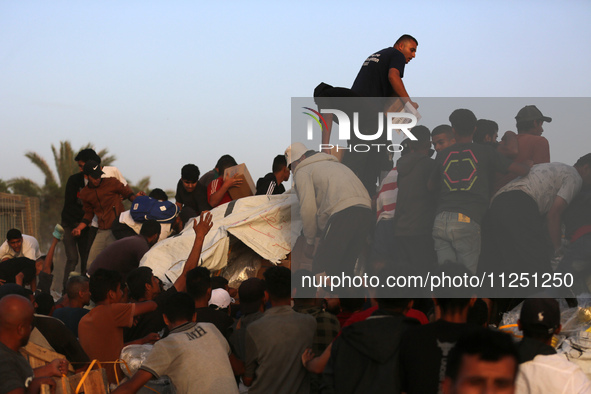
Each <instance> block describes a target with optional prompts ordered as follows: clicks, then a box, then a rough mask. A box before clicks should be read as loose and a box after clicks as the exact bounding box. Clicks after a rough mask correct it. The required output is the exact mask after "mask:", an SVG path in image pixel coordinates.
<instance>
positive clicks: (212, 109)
mask: <svg viewBox="0 0 591 394" xmlns="http://www.w3.org/2000/svg"><path fill="white" fill-rule="evenodd" d="M589 17H591V2H589V1H585V0H570V1H561V2H558V1H543V0H542V1H527V0H525V1H519V2H509V1H502V0H501V1H494V2H493V1H479V2H474V1H460V0H457V1H454V0H451V1H446V2H435V1H433V2H426V1H412V2H395V1H372V2H352V1H351V2H349V1H323V2H319V1H298V2H295V1H292V2H282V1H275V2H271V1H267V2H263V1H256V0H255V1H248V2H239V1H223V2H221V1H216V2H195V1H147V0H142V1H100V2H98V1H85V2H79V1H59V0H56V1H51V2H47V1H18V2H17V1H8V0H0V130H1V135H2V143H0V179H3V180H8V179H10V178H14V177H20V176H24V177H28V178H31V179H33V180H34V181H36V182H39V183H40V184H42V183H43V180H44V178H43V175H42V174H41V172H40V171H39V170H38V169H37V167H35V166H34V165H33V164H32V163H31V162H30V161H29V160H28V159H27V158H26V157H25V156H24V155H25V153H26V152H28V151H34V152H37V153H39V154H40V155H41V156H43V157H45V158H46V159H47V160H48V162H49V164H50V165H51V166H52V168H55V166H54V164H53V156H52V153H51V145H52V144H53V145H55V146H59V142H60V141H66V140H67V141H70V142H71V143H72V146H73V147H74V149H75V150H77V149H79V148H80V147H82V146H83V145H85V144H87V143H89V142H91V143H92V144H93V145H94V146H95V148H97V150H99V149H103V148H108V150H109V152H110V153H111V154H113V155H115V156H116V157H117V160H116V161H115V163H114V165H116V166H117V167H118V168H119V169H120V170H121V172H122V173H123V174H124V176H125V177H126V178H127V179H129V180H131V181H132V182H137V181H139V180H140V179H141V178H143V177H144V176H148V175H149V176H150V177H151V187H152V188H153V187H160V188H163V189H174V188H175V186H176V183H177V181H178V179H179V177H180V169H181V167H182V166H183V165H184V164H187V163H194V164H196V165H197V166H198V167H199V168H200V169H201V172H202V173H205V172H206V171H208V170H210V169H212V168H213V167H214V165H215V163H216V161H217V159H218V158H219V157H220V156H221V155H223V154H226V153H228V154H231V155H232V156H234V158H235V159H236V160H237V162H238V163H246V165H247V167H248V168H249V170H250V173H251V175H252V177H253V178H254V180H255V181H256V179H257V178H258V177H262V176H264V175H265V174H266V173H267V172H270V170H271V164H272V160H273V158H274V157H275V156H276V155H278V154H282V153H283V152H284V150H285V148H286V147H287V146H288V145H289V144H290V141H291V130H290V129H291V117H292V113H291V112H292V106H291V100H292V98H294V97H310V96H311V95H312V91H313V89H314V87H315V86H316V85H317V84H318V83H320V82H326V83H329V84H331V85H334V86H344V87H350V86H351V84H352V83H353V80H354V79H355V76H356V75H357V72H358V71H359V68H360V66H361V64H362V63H363V61H364V60H365V58H367V56H369V55H370V54H371V53H373V52H376V51H378V50H381V49H383V48H385V47H388V46H392V45H393V43H394V41H395V40H396V39H397V38H398V37H399V36H400V35H402V34H405V33H407V34H412V35H413V36H414V37H416V38H417V40H418V42H419V46H418V49H417V54H416V58H415V59H413V60H412V61H411V62H410V63H409V64H407V66H406V69H405V73H404V80H403V81H404V83H405V85H406V88H407V90H408V92H409V93H410V95H411V97H413V100H415V101H417V102H418V103H419V105H421V100H422V102H423V105H422V106H421V107H419V110H420V111H421V110H423V109H424V111H425V113H424V114H423V116H424V117H423V122H424V123H423V124H425V125H427V126H428V127H430V128H432V127H434V126H436V125H437V124H441V123H448V122H447V116H448V115H449V113H447V114H446V113H443V112H442V113H441V114H439V113H438V115H437V116H436V115H435V114H434V113H433V112H431V110H430V108H433V105H431V104H430V103H432V102H433V98H439V99H438V100H436V101H435V102H436V103H442V102H450V101H449V100H448V99H447V98H453V99H451V102H453V103H454V105H455V104H456V103H457V105H462V106H464V107H466V108H471V107H473V108H471V109H473V110H474V112H475V114H476V115H477V117H478V118H488V119H492V120H495V121H497V122H498V123H499V125H500V129H501V131H504V130H508V129H512V130H515V127H514V126H515V125H514V117H515V115H516V114H517V111H518V110H519V109H520V108H521V107H522V106H524V105H528V104H535V105H537V106H538V108H540V110H541V111H542V112H543V113H544V115H547V116H550V117H553V122H552V123H550V124H545V125H544V126H545V127H544V129H545V133H544V136H546V137H547V138H548V140H549V141H550V153H551V158H552V160H553V161H562V162H566V163H570V164H572V163H574V161H575V160H576V158H578V157H579V156H581V155H583V154H585V153H588V152H590V151H591V146H590V145H589V144H586V143H588V141H589V140H590V139H589V132H588V130H587V128H588V125H587V123H588V120H587V119H585V118H584V116H585V115H586V114H587V113H588V112H589V109H591V101H590V99H589V97H591V78H589V77H588V70H591V53H590V51H589V48H591V26H590V25H589V23H588V20H589ZM466 97H478V98H491V97H492V98H495V99H479V100H478V102H477V103H475V102H474V101H472V100H468V99H465V98H466ZM505 98H510V99H505ZM555 98H559V99H555ZM438 106H439V105H436V106H435V107H438ZM439 107H441V106H439ZM443 107H444V108H447V107H445V106H443ZM452 109H453V108H452ZM493 109H494V110H493ZM447 112H451V111H450V110H448V111H447ZM298 114H299V113H298ZM584 120H587V122H586V123H583V122H584ZM419 124H421V122H419ZM501 134H502V132H501ZM401 139H402V138H400V140H401ZM394 142H397V141H394ZM398 142H399V141H398Z"/></svg>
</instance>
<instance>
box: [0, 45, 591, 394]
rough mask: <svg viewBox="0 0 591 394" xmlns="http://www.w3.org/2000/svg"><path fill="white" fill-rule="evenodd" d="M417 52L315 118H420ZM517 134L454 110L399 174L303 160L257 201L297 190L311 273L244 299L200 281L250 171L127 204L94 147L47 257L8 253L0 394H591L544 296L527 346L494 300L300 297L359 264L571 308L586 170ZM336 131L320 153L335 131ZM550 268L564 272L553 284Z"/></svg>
mask: <svg viewBox="0 0 591 394" xmlns="http://www.w3.org/2000/svg"><path fill="white" fill-rule="evenodd" d="M417 46H418V41H417V40H416V39H415V38H414V37H412V36H409V35H404V36H402V37H401V38H400V39H399V40H398V41H397V42H396V43H395V45H394V46H393V47H392V48H386V49H384V50H382V51H379V52H377V53H374V54H372V55H371V56H370V57H369V58H368V59H367V60H366V61H365V62H364V63H363V65H362V67H361V70H360V72H359V74H358V76H357V78H356V80H355V82H354V84H353V86H352V88H351V89H347V88H335V87H332V86H330V85H327V84H324V83H322V84H320V85H319V86H318V87H317V88H316V90H315V91H314V97H315V99H316V103H317V105H318V107H319V109H321V108H328V107H329V106H332V105H335V103H337V101H332V99H333V98H336V97H338V98H354V99H358V98H364V97H397V98H401V99H403V100H404V101H405V102H407V103H409V104H410V105H411V106H412V107H413V108H415V109H416V108H418V107H419V104H418V103H417V102H414V101H412V100H411V99H410V97H409V95H408V92H407V90H406V88H405V86H404V84H403V82H402V77H403V75H404V66H405V64H407V63H408V62H409V61H410V60H412V59H413V58H414V57H415V55H416V51H417ZM368 108H369V109H368ZM372 108H373V109H375V105H373V104H368V106H367V107H365V108H364V109H362V111H361V112H362V113H364V112H366V111H369V110H371V109H372ZM382 109H383V108H382ZM343 110H345V109H344V108H343ZM352 110H354V108H353V109H352V108H346V111H352ZM515 119H516V131H517V133H515V132H512V131H508V132H506V133H505V134H504V135H503V137H502V139H501V141H500V142H499V141H497V139H498V126H497V124H496V123H495V122H494V121H491V120H486V119H477V117H476V116H475V114H474V113H473V112H472V111H471V110H469V109H457V110H455V111H453V112H452V113H451V114H450V116H449V124H441V125H439V126H437V127H435V128H433V130H429V129H428V128H427V127H425V126H421V125H419V126H415V127H413V128H412V129H411V132H412V134H413V137H414V138H409V139H406V140H404V141H403V142H402V143H401V146H402V148H403V149H402V151H401V155H400V158H399V159H398V160H397V161H396V163H393V162H392V161H391V159H389V158H388V157H385V156H384V154H383V152H373V153H372V152H367V153H366V154H365V156H364V155H363V154H362V153H359V152H354V151H347V152H345V154H344V157H343V158H342V160H341V161H339V159H337V158H336V157H335V156H333V155H331V154H329V153H327V152H323V151H316V150H313V149H309V148H308V147H306V146H305V145H304V144H302V143H293V144H291V145H290V146H289V147H288V148H287V149H286V151H285V154H281V155H278V156H277V157H275V159H274V160H273V164H272V171H271V172H270V173H269V174H267V175H265V176H264V177H261V178H260V179H259V180H258V182H257V184H256V193H257V194H266V195H272V194H282V193H285V192H286V190H285V187H284V186H283V185H282V183H284V182H286V181H288V180H289V178H290V175H293V184H292V191H291V192H293V193H295V194H296V195H297V197H298V199H297V200H298V204H299V217H300V218H301V221H302V225H303V228H302V234H301V237H302V239H303V241H304V242H303V255H304V256H306V257H308V258H309V259H310V261H311V265H310V267H309V268H310V270H308V269H307V268H304V267H303V265H302V264H300V263H299V262H298V261H295V260H293V261H292V264H291V267H292V268H291V269H290V268H287V267H286V266H284V265H283V264H280V265H277V266H272V267H270V268H267V269H261V272H260V273H261V274H262V275H258V276H257V277H251V278H249V279H246V280H244V281H243V282H242V283H240V285H239V286H238V288H231V287H229V283H228V280H227V279H225V278H223V277H222V276H216V275H212V272H210V271H209V270H208V269H207V268H205V267H202V266H199V261H200V255H201V251H202V248H203V244H204V239H205V237H206V235H207V234H208V232H209V231H210V229H211V227H212V215H211V213H210V212H209V211H210V210H211V209H214V208H215V207H218V206H221V205H223V204H226V203H229V202H230V201H232V200H233V197H232V195H231V194H232V193H231V191H232V189H233V188H238V187H240V186H241V185H242V183H243V182H244V179H243V178H240V177H238V176H234V177H232V176H226V177H225V176H224V173H225V171H226V170H227V169H228V168H231V167H233V166H236V165H237V163H236V161H235V160H234V158H233V157H231V156H229V155H224V156H222V157H220V159H219V160H218V162H217V163H216V165H215V167H214V168H213V169H212V170H211V171H209V172H207V173H205V174H203V175H201V173H200V170H199V168H198V167H197V166H196V165H194V164H187V165H185V166H184V167H183V168H182V169H181V177H180V179H179V181H178V184H177V189H176V195H175V202H174V203H173V202H171V201H168V196H167V195H166V193H164V192H163V191H162V190H161V189H154V190H152V191H151V192H150V193H149V195H146V194H145V193H142V192H140V193H134V192H133V191H132V190H131V189H130V188H129V186H128V185H127V182H126V181H125V178H124V177H123V176H122V175H121V172H120V171H119V170H118V169H117V168H115V167H111V166H101V159H100V157H99V156H98V155H97V154H96V152H94V151H93V150H92V149H84V150H82V151H80V152H79V153H78V155H77V156H76V158H75V160H76V162H77V163H78V165H79V167H80V172H78V173H76V174H73V175H72V176H71V177H70V178H69V179H68V182H67V185H66V190H65V202H64V208H63V211H62V220H61V223H60V224H58V225H56V227H55V229H54V231H53V240H52V243H51V246H50V248H49V251H48V253H47V255H45V256H42V255H41V253H40V250H39V244H38V242H37V241H36V240H35V238H33V237H31V236H29V235H26V234H22V233H21V231H19V230H18V229H11V230H10V231H8V233H7V235H6V241H5V242H4V243H3V244H2V245H1V246H0V260H1V262H0V281H1V282H0V283H1V284H2V285H1V286H0V353H1V356H0V357H1V359H2V360H3V362H2V363H0V394H2V393H25V392H26V393H36V392H39V388H40V385H42V384H47V385H49V386H55V381H54V380H52V379H51V378H52V377H60V376H62V375H64V374H66V371H67V367H68V363H69V364H71V365H72V366H73V367H74V369H75V370H77V371H84V370H85V369H86V368H87V367H88V366H89V363H90V362H91V361H92V360H99V361H100V363H101V365H102V366H103V367H104V368H105V370H106V375H107V379H108V382H109V385H110V387H111V389H112V390H113V392H114V393H135V392H138V391H140V390H142V388H143V387H144V386H146V385H147V386H148V387H149V385H150V382H151V381H153V380H155V379H156V380H158V379H162V378H163V377H167V378H168V379H169V380H170V381H171V382H172V385H173V386H174V390H175V392H179V393H238V392H240V393H246V392H248V393H252V394H256V393H265V394H267V393H386V392H387V393H407V394H412V393H472V392H487V393H488V392H499V393H501V392H502V393H513V392H517V393H539V392H544V393H554V392H569V393H586V392H591V381H590V380H589V378H588V377H587V376H586V375H585V374H584V373H583V371H582V370H581V369H580V368H579V367H577V366H576V365H575V364H573V363H571V362H570V361H569V360H568V359H567V358H566V357H565V356H564V355H561V354H557V351H556V349H555V348H554V347H552V346H551V344H552V338H553V336H554V335H557V334H559V333H560V330H561V320H560V308H559V303H558V302H557V301H556V299H554V298H552V294H545V295H536V298H526V296H532V295H534V292H535V291H537V289H534V288H533V287H531V286H522V289H520V290H522V292H521V293H519V294H518V296H519V297H520V298H521V299H523V298H526V299H525V301H523V304H522V305H521V309H520V319H519V323H518V324H519V329H520V331H521V332H522V333H523V339H521V340H516V339H515V338H512V337H511V335H509V334H507V333H503V332H501V331H499V330H498V329H496V325H497V324H498V321H499V313H502V312H504V311H506V310H508V309H509V308H512V307H513V306H515V304H516V303H517V302H516V301H515V300H506V299H500V300H499V299H495V298H492V299H491V297H490V296H489V294H492V293H484V296H482V294H481V295H480V298H477V296H479V295H478V294H474V295H469V296H466V294H462V293H456V292H454V291H453V289H441V290H439V289H438V290H436V291H435V292H434V293H433V294H426V295H425V297H416V298H403V297H402V296H399V297H392V296H391V294H390V293H388V289H386V288H383V287H382V288H375V289H369V288H341V289H338V290H337V291H336V292H328V291H327V289H326V288H317V287H314V286H312V287H308V288H306V287H303V286H298V285H297V284H298V283H302V278H303V277H312V276H315V275H316V276H331V275H340V274H343V273H344V274H347V275H355V273H358V272H359V270H360V266H362V268H361V269H363V270H365V271H367V272H370V273H373V274H376V275H380V276H385V275H389V274H400V273H405V274H409V275H411V274H416V273H425V272H438V271H441V272H443V271H445V272H447V273H448V274H456V275H459V276H461V275H464V274H480V273H483V272H489V273H498V272H505V273H523V272H528V273H534V272H538V273H552V272H565V273H566V272H568V273H571V274H573V277H574V278H575V281H574V283H573V286H569V291H570V292H569V294H580V293H583V292H588V291H589V287H588V285H587V278H588V277H589V276H590V275H591V265H589V260H590V252H589V245H590V244H591V243H590V242H589V239H591V238H589V237H590V236H591V210H590V209H589V208H590V207H591V206H590V202H591V200H590V196H591V195H590V194H589V186H591V153H590V154H587V155H584V156H583V157H581V158H578V160H575V159H576V158H573V162H574V163H573V164H574V165H569V164H563V163H553V162H550V147H549V144H548V141H547V140H546V139H545V138H544V137H542V136H541V134H542V132H543V127H542V126H543V124H544V123H548V122H551V121H552V119H551V118H550V117H547V116H545V115H543V114H542V112H541V111H540V110H539V109H538V108H537V107H535V106H533V105H528V106H526V107H524V108H522V109H520V110H519V111H518V113H517V115H516V117H515ZM326 120H328V123H327V124H325V127H324V128H323V137H322V138H323V142H327V141H328V139H329V138H330V128H331V127H332V121H333V119H332V118H331V117H328V116H327V117H326ZM364 127H366V126H365V125H364V124H363V123H362V124H361V128H362V129H363V128H364ZM367 127H370V126H369V125H367ZM361 131H362V132H363V131H364V130H361ZM348 142H349V144H354V143H355V140H349V141H348ZM432 148H433V149H432ZM435 152H437V155H436V156H435V158H432V156H433V155H434V154H435ZM386 156H387V155H386ZM379 178H381V179H379ZM378 179H379V185H378ZM124 199H128V200H130V201H131V208H130V209H129V210H124V208H123V204H122V201H123V200H124ZM563 226H564V229H565V231H564V234H563ZM181 231H185V232H187V231H192V232H194V234H195V240H194V243H193V245H192V247H191V250H190V251H189V253H188V254H187V257H186V261H185V263H184V265H183V268H182V272H181V273H180V275H179V276H178V278H176V280H174V282H173V283H172V286H171V287H170V288H167V289H165V288H164V286H163V284H162V281H161V279H162V278H158V277H157V276H155V275H154V273H153V272H152V270H151V269H150V268H149V267H146V266H140V261H141V259H142V257H143V256H144V255H145V254H146V253H148V252H149V250H150V248H151V247H152V246H153V245H155V244H156V243H158V242H160V241H162V240H163V239H166V238H168V237H170V236H175V235H176V234H178V233H180V232H181ZM564 239H566V240H568V241H569V246H568V248H567V249H566V250H564V249H563V248H562V244H563V240H564ZM59 242H63V245H64V248H65V251H66V258H67V261H66V263H65V272H64V282H63V283H60V286H61V287H62V289H63V292H62V293H63V296H62V298H60V299H59V300H57V301H54V300H53V298H52V297H51V292H50V288H51V285H52V281H53V275H52V270H53V260H54V253H55V249H56V247H57V245H58V244H59ZM557 253H560V254H563V255H564V256H563V258H562V261H561V263H560V265H559V266H558V267H553V266H552V265H551V261H552V260H553V259H554V257H555V255H556V254H557ZM78 266H79V267H80V269H79V271H76V267H78ZM263 278H264V279H263ZM321 287H322V286H321ZM502 296H503V293H500V295H498V296H497V297H502ZM521 299H520V300H518V301H521ZM29 342H32V343H35V344H37V345H39V346H42V347H45V348H47V349H50V350H52V351H55V352H57V353H59V354H62V355H63V356H64V357H65V359H62V358H58V359H56V360H54V361H52V362H51V363H48V364H47V365H46V366H44V367H41V368H37V369H34V370H33V369H32V368H31V367H30V365H29V364H28V363H27V361H26V360H25V359H24V357H23V356H22V355H21V354H20V353H19V350H20V349H21V348H22V347H23V346H25V345H27V343H29ZM144 344H153V347H152V349H151V351H150V352H149V354H148V355H147V356H146V358H145V360H144V361H143V363H142V365H141V367H139V369H137V371H135V373H134V374H133V375H132V376H131V377H127V378H126V377H125V376H124V374H123V373H122V371H121V368H120V365H119V362H118V360H119V359H120V358H121V353H122V350H123V349H124V348H125V347H126V346H129V345H144ZM4 360H6V361H4ZM152 390H153V389H152ZM168 390H170V388H168ZM163 392H169V391H163Z"/></svg>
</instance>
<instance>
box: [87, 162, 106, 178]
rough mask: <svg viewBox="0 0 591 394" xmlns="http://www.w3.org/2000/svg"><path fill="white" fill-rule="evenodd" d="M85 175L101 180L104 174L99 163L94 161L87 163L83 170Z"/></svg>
mask: <svg viewBox="0 0 591 394" xmlns="http://www.w3.org/2000/svg"><path fill="white" fill-rule="evenodd" d="M82 172H84V175H88V176H90V177H92V178H94V179H99V178H100V177H101V175H103V174H104V172H103V170H102V169H101V166H100V164H99V163H97V162H96V161H94V160H90V161H87V162H86V164H84V168H83V170H82Z"/></svg>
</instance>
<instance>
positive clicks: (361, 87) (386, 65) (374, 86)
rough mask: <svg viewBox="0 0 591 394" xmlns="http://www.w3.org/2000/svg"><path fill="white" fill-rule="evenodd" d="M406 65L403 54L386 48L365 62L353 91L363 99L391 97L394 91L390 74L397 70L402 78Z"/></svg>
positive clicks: (352, 87)
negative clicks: (390, 71)
mask: <svg viewBox="0 0 591 394" xmlns="http://www.w3.org/2000/svg"><path fill="white" fill-rule="evenodd" d="M405 65H406V59H405V58H404V55H403V54H402V52H400V51H399V50H397V49H394V48H392V47H388V48H384V49H382V50H381V51H379V52H376V53H374V54H372V55H370V56H369V57H368V58H367V59H366V60H365V62H364V63H363V65H362V66H361V69H360V70H359V73H358V74H357V77H356V78H355V82H353V86H351V90H353V91H354V92H355V93H357V94H358V95H360V96H362V97H391V96H393V95H394V89H393V88H392V85H391V84H390V81H389V80H388V72H389V70H390V69H391V68H396V69H397V70H398V72H399V73H400V78H402V77H403V75H404V66H405Z"/></svg>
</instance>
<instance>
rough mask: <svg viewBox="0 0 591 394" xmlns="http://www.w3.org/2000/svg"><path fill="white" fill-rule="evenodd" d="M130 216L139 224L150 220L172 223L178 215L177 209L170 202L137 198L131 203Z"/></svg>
mask: <svg viewBox="0 0 591 394" xmlns="http://www.w3.org/2000/svg"><path fill="white" fill-rule="evenodd" d="M130 214H131V217H132V218H133V220H135V221H136V222H139V223H143V222H145V221H146V220H150V219H153V220H156V221H158V222H160V223H172V222H173V221H174V219H175V218H176V217H177V215H178V214H179V207H178V206H177V205H176V204H174V203H172V202H170V201H159V200H156V199H155V198H152V197H148V196H138V197H136V198H135V199H134V200H133V202H132V203H131V210H130Z"/></svg>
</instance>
